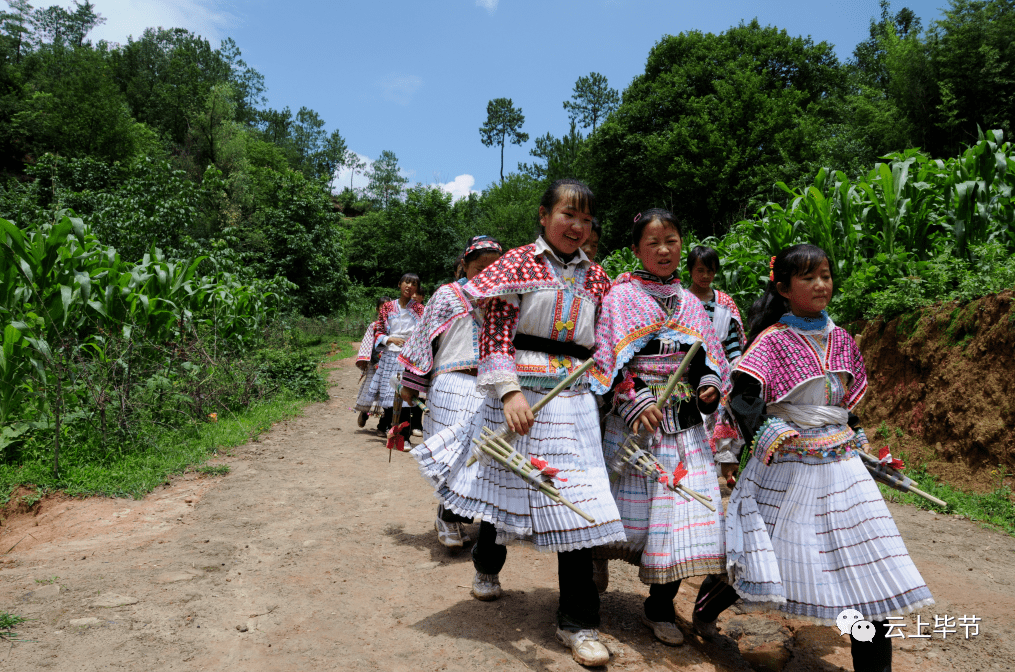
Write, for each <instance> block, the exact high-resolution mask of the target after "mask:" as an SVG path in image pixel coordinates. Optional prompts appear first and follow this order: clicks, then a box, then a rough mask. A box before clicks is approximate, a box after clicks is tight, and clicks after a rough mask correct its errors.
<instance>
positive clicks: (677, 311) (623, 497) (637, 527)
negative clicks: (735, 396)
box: [593, 271, 730, 623]
mask: <svg viewBox="0 0 1015 672" xmlns="http://www.w3.org/2000/svg"><path fill="white" fill-rule="evenodd" d="M668 314H670V315H671V316H670V317H669V318H667V315H668ZM695 341H701V342H702V348H701V350H699V351H698V353H697V354H696V355H695V357H694V359H693V360H692V361H691V363H690V364H689V366H688V367H687V372H686V373H685V374H684V377H683V378H682V379H681V382H682V383H684V384H685V385H686V386H687V387H684V388H683V391H682V392H681V391H679V390H680V389H681V386H678V388H677V389H678V392H677V393H676V394H674V395H673V396H672V397H671V398H670V400H668V403H665V404H664V405H663V408H662V411H663V420H662V423H661V427H660V430H659V431H658V432H657V434H656V437H655V438H654V439H653V443H652V447H651V449H650V451H649V452H651V453H652V454H653V455H654V456H655V458H656V459H657V460H658V461H659V462H660V464H661V465H662V467H663V468H664V469H665V470H666V474H667V475H671V476H670V477H671V478H672V474H673V472H674V471H675V470H676V469H677V467H678V465H679V464H681V463H682V464H683V466H684V468H685V469H686V470H687V472H688V473H687V475H686V476H684V477H683V479H682V480H680V483H681V484H683V485H684V486H686V487H689V488H691V489H693V490H696V491H698V492H700V493H702V494H703V495H707V496H709V497H711V498H712V501H713V502H714V503H715V504H716V505H717V506H716V511H710V510H709V509H708V508H706V507H705V506H704V505H702V504H701V503H699V502H698V501H697V500H695V499H691V498H688V499H686V500H685V499H684V498H683V497H682V496H681V495H679V494H677V493H675V492H673V491H672V490H670V489H669V488H667V487H666V485H664V484H662V483H660V482H659V480H658V479H649V478H646V477H645V476H644V475H642V474H641V473H639V472H637V471H635V470H633V469H631V468H630V467H627V468H625V469H624V470H623V471H622V472H621V473H622V475H621V477H620V478H619V479H618V480H616V481H615V482H614V483H613V488H612V490H613V496H614V498H615V499H616V501H617V506H618V508H619V509H620V515H621V519H622V520H623V522H624V531H625V532H626V534H627V541H626V542H624V543H620V544H611V545H610V546H600V547H598V548H596V549H595V551H594V555H595V556H596V557H597V558H610V559H614V558H617V559H624V560H627V561H628V562H631V563H633V564H635V565H638V566H639V568H640V569H639V576H640V578H641V580H642V582H644V583H647V584H650V586H651V588H650V595H649V598H648V599H647V600H646V601H645V616H646V618H647V619H648V620H649V621H652V622H662V623H672V622H673V621H674V620H675V618H676V614H675V613H674V609H673V598H674V597H676V594H677V590H678V589H679V587H680V581H681V579H684V578H687V577H690V576H701V575H708V574H715V573H718V572H721V571H723V570H724V569H725V562H726V551H725V543H724V537H723V534H724V533H723V524H722V495H721V493H720V492H719V486H718V483H717V481H716V477H715V466H714V464H715V463H714V456H713V453H712V448H711V447H710V446H709V440H708V435H707V434H706V431H705V427H704V424H703V422H702V414H703V413H704V414H709V413H712V412H713V411H715V410H716V408H717V407H718V405H719V398H717V399H716V400H715V401H714V402H713V403H711V404H707V405H706V404H704V403H702V402H701V401H700V400H699V399H697V392H698V391H699V390H701V389H703V388H705V387H708V386H714V387H715V388H716V389H717V390H718V392H719V396H720V397H722V396H724V395H725V394H727V393H728V392H729V389H730V369H729V365H728V363H727V361H726V356H725V354H724V349H723V346H722V343H721V342H720V341H719V339H718V338H717V337H716V334H715V332H714V331H713V329H712V325H711V322H710V321H709V319H708V315H707V314H706V313H705V311H704V309H703V308H702V306H701V303H700V302H699V301H698V300H697V299H696V298H695V297H694V295H692V294H691V293H689V292H687V291H685V290H683V289H682V288H681V286H680V280H679V277H675V278H671V279H668V280H661V279H660V278H658V277H656V276H654V275H651V274H650V273H648V272H646V271H636V272H634V273H624V274H622V275H621V276H620V277H618V278H617V279H616V281H615V282H614V283H613V287H612V289H611V290H610V292H609V293H608V294H607V295H606V298H605V299H604V300H603V309H602V314H601V315H600V318H599V323H598V326H597V328H596V344H597V348H596V370H595V377H594V382H593V390H594V391H596V392H598V393H601V394H606V393H607V392H608V391H609V390H610V388H611V387H612V388H613V392H614V395H613V408H614V410H613V412H611V413H610V415H608V416H607V419H606V437H605V439H604V441H603V452H604V454H605V457H606V462H607V463H608V464H611V465H614V466H618V465H619V462H618V459H617V458H619V456H618V455H617V451H618V450H619V449H620V446H621V445H622V444H623V443H624V442H625V441H626V440H627V439H628V438H629V437H630V436H631V429H630V427H631V425H633V424H634V422H635V420H637V419H638V417H639V416H640V415H641V414H642V412H644V411H645V410H646V409H648V408H649V407H650V406H651V405H653V404H655V403H656V401H657V397H656V395H657V394H659V393H660V392H662V390H663V388H665V387H666V383H667V381H668V379H669V376H670V374H672V373H673V372H674V371H675V370H676V369H677V368H678V367H679V366H680V364H681V362H682V361H683V359H684V356H685V354H686V352H687V351H688V350H689V349H690V346H691V345H692V344H693V343H694V342H695Z"/></svg>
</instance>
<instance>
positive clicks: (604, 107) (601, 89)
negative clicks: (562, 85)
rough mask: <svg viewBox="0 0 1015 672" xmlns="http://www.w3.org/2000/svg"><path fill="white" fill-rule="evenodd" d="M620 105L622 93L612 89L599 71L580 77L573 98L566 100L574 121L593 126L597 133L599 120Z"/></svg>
mask: <svg viewBox="0 0 1015 672" xmlns="http://www.w3.org/2000/svg"><path fill="white" fill-rule="evenodd" d="M618 105H620V94H618V93H617V90H616V89H611V88H610V84H609V82H607V81H606V77H604V76H602V75H600V74H599V73H598V72H592V73H589V76H588V77H579V78H578V81H577V82H575V83H574V91H573V92H572V93H571V100H565V101H564V109H565V110H567V112H568V117H569V118H570V119H571V121H572V123H574V122H577V123H578V124H580V125H581V127H582V128H588V127H589V126H591V127H592V132H593V133H595V131H596V127H597V126H598V125H599V122H600V121H602V120H603V119H605V118H606V117H607V116H608V115H609V114H610V112H613V111H614V110H615V109H617V106H618Z"/></svg>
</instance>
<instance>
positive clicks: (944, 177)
mask: <svg viewBox="0 0 1015 672" xmlns="http://www.w3.org/2000/svg"><path fill="white" fill-rule="evenodd" d="M776 186H777V187H778V188H779V189H780V190H782V191H783V192H785V193H786V195H787V197H788V201H787V203H786V204H785V205H782V204H779V203H774V202H773V203H769V204H767V205H765V206H764V207H762V208H761V209H760V210H759V211H758V213H757V214H756V215H755V216H754V217H753V218H751V219H747V220H743V221H741V222H740V223H738V224H737V225H735V226H734V227H733V228H732V229H731V231H730V232H729V233H727V234H726V235H724V236H722V237H720V238H715V237H711V238H706V239H705V240H704V241H703V242H704V244H707V245H711V246H712V247H714V248H715V249H716V250H717V251H718V252H719V255H720V258H721V262H722V268H721V270H720V272H719V273H718V274H717V276H716V280H715V284H716V286H718V287H719V288H720V289H723V290H724V291H726V292H728V293H729V294H730V295H731V296H733V298H734V299H735V300H736V301H737V303H738V304H739V305H740V306H741V308H742V309H745V308H746V307H747V306H749V305H750V303H751V302H752V301H753V300H754V298H756V297H757V296H759V295H760V294H761V292H762V290H763V288H764V286H765V284H766V283H767V282H768V262H769V259H770V258H771V257H772V256H774V255H775V254H777V253H778V252H779V251H780V250H782V249H783V248H785V247H787V246H789V245H794V244H796V243H801V242H808V243H813V244H815V245H818V246H820V247H821V248H822V249H824V250H825V251H826V252H827V253H828V255H829V257H830V259H831V265H832V271H833V273H834V275H835V278H836V292H835V295H834V298H833V300H832V304H831V308H830V310H831V311H832V312H833V314H834V316H835V318H836V319H838V320H840V321H849V320H853V319H856V318H859V317H873V316H876V315H886V316H890V315H894V314H897V313H900V312H903V311H906V310H910V309H912V308H916V307H919V306H922V305H926V304H928V303H930V302H933V301H938V300H942V299H952V298H960V299H966V300H968V299H971V298H974V297H976V296H982V295H983V294H987V293H990V292H995V291H999V290H1001V289H1003V288H1006V287H1011V286H1015V256H1013V255H1015V199H1013V194H1012V189H1013V187H1015V151H1013V147H1012V145H1011V143H1009V142H1004V141H1003V134H1002V132H1001V131H1000V130H995V131H991V132H989V133H987V134H986V135H985V137H982V138H981V139H980V141H979V142H977V143H976V144H974V145H972V146H970V147H968V148H967V149H966V150H965V151H964V152H963V153H962V154H961V155H960V156H958V157H954V158H951V159H948V160H944V161H943V160H931V159H928V158H926V157H925V156H923V155H921V154H919V153H917V152H915V151H909V152H905V153H899V154H894V155H892V156H891V157H889V160H888V161H886V162H883V163H878V164H876V165H875V167H874V168H873V169H872V170H871V171H870V172H869V173H867V175H866V176H864V178H863V179H861V180H857V181H852V180H850V179H849V177H848V176H847V175H846V174H845V173H843V172H842V171H834V172H833V171H829V170H827V169H824V168H822V169H821V170H819V171H818V173H817V175H816V176H815V177H814V180H813V181H812V183H811V184H809V185H807V186H806V188H803V189H793V188H791V187H789V186H787V185H786V184H785V183H782V182H779V183H778V184H777V185H776ZM692 244H694V241H693V237H692V238H691V239H688V240H686V241H685V247H689V246H690V245H692ZM635 263H636V260H635V259H634V257H633V255H631V254H630V252H629V251H626V250H625V251H623V252H620V251H618V252H616V253H614V255H613V256H611V257H610V258H609V259H607V260H606V262H604V266H605V267H606V268H607V270H608V271H611V272H612V273H614V274H616V273H618V272H620V271H623V270H627V269H629V268H631V267H632V266H633V265H634V264H635Z"/></svg>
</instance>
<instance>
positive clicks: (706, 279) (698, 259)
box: [687, 245, 747, 487]
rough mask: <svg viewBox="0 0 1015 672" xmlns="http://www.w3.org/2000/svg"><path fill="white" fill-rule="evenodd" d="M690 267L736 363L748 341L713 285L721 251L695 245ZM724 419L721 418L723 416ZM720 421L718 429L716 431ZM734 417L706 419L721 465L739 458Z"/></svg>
mask: <svg viewBox="0 0 1015 672" xmlns="http://www.w3.org/2000/svg"><path fill="white" fill-rule="evenodd" d="M687 270H688V271H690V273H691V287H690V292H691V294H694V296H696V297H697V298H698V300H699V301H701V305H702V307H703V308H704V309H705V312H706V313H708V317H709V319H710V320H712V328H713V329H715V333H716V335H717V336H718V337H719V340H720V341H722V345H723V349H724V350H725V352H726V359H727V360H728V361H729V363H730V366H733V365H734V364H735V363H736V361H737V360H738V359H740V355H741V348H743V346H744V344H745V343H746V342H747V341H746V339H745V338H744V323H743V321H742V320H741V319H740V309H739V308H737V304H736V302H735V301H733V299H732V298H731V297H730V295H729V294H726V293H725V292H721V291H719V290H718V289H715V288H714V287H712V281H713V280H714V279H715V274H716V273H718V272H719V254H718V253H717V252H716V251H715V250H713V249H712V248H711V247H705V246H704V245H696V246H694V247H693V248H692V249H691V251H690V252H688V253H687ZM720 418H721V419H720ZM717 423H718V427H719V431H718V432H716V426H717ZM733 424H734V422H733V420H732V419H730V418H729V417H728V416H727V415H726V414H725V413H724V412H723V410H722V409H720V410H719V411H717V412H716V413H713V414H711V415H709V416H708V417H707V418H706V419H705V431H706V432H707V433H708V435H709V437H710V440H711V445H712V449H713V450H714V451H715V453H716V462H718V463H719V464H737V463H738V462H739V460H738V459H737V457H738V456H739V454H740V449H741V448H742V447H743V445H744V442H743V439H741V438H740V437H739V436H738V435H737V433H736V430H735V429H734V428H733ZM733 471H734V470H733V468H731V467H726V472H727V474H728V477H727V479H726V482H727V484H728V485H730V486H731V487H732V486H733V485H734V484H735V483H736V479H735V478H734V477H733V473H732V472H733Z"/></svg>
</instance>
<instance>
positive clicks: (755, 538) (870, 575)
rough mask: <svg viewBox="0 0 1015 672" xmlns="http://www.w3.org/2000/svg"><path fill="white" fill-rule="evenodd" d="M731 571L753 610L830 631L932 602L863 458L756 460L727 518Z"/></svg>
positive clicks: (739, 484)
mask: <svg viewBox="0 0 1015 672" xmlns="http://www.w3.org/2000/svg"><path fill="white" fill-rule="evenodd" d="M726 548H727V561H726V562H727V569H728V572H729V577H730V581H731V583H732V584H733V586H734V587H735V588H736V590H737V592H738V593H739V594H740V596H741V597H743V598H744V604H745V606H746V607H756V608H757V607H760V608H777V609H780V610H782V611H784V612H786V613H789V614H792V615H793V616H795V617H798V618H803V619H807V620H811V621H815V622H817V623H821V624H823V625H832V624H834V622H835V617H836V616H837V615H838V614H839V612H841V611H842V610H843V609H856V610H858V611H859V612H860V613H862V614H863V615H864V616H865V617H866V618H867V620H885V619H886V618H887V617H888V616H903V615H905V614H907V613H909V612H912V611H915V610H916V609H919V608H921V607H923V606H926V605H928V604H933V603H934V600H933V598H932V597H931V594H930V589H928V588H927V584H926V582H925V581H924V580H923V577H922V576H920V572H919V571H918V570H917V568H916V566H915V565H914V564H913V561H912V560H911V559H910V557H909V553H908V552H907V551H906V545H905V543H903V541H902V537H901V535H900V534H899V529H898V528H897V527H896V525H895V521H894V520H893V519H892V515H891V513H890V512H889V511H888V507H887V506H886V505H885V502H884V499H883V498H882V496H881V492H880V491H879V490H878V487H877V484H876V483H875V482H874V479H872V478H871V476H870V474H869V473H868V472H867V469H866V468H865V467H864V465H863V462H862V460H861V459H860V458H859V457H856V456H855V455H852V456H851V457H850V458H848V459H843V460H841V461H837V460H835V459H834V458H810V457H805V458H799V457H796V456H792V455H786V454H776V455H775V456H774V457H773V459H772V462H771V463H770V464H769V465H768V466H765V465H764V464H762V463H761V461H760V460H758V459H757V458H751V460H750V461H749V462H748V464H747V468H746V469H745V470H744V473H743V474H742V475H741V476H740V478H739V480H738V481H737V486H736V487H735V488H734V490H733V494H732V496H731V497H730V501H729V506H728V508H727V510H726Z"/></svg>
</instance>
